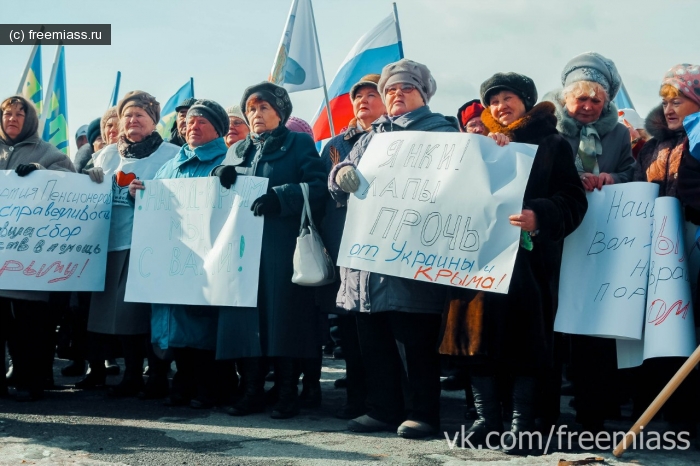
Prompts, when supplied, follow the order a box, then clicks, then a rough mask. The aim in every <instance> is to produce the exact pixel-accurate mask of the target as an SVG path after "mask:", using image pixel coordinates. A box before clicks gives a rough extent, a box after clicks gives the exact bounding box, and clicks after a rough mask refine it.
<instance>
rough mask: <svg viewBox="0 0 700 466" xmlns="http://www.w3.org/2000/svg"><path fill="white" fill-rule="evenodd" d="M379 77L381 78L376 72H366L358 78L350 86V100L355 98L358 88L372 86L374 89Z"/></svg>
mask: <svg viewBox="0 0 700 466" xmlns="http://www.w3.org/2000/svg"><path fill="white" fill-rule="evenodd" d="M379 78H381V76H380V75H378V74H366V75H364V76H362V77H361V78H360V80H359V81H357V82H356V83H355V84H353V85H352V87H351V88H350V100H355V94H356V93H357V91H358V89H360V88H361V87H363V86H372V87H373V88H375V89H376V88H377V83H378V82H379Z"/></svg>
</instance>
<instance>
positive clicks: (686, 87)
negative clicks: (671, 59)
mask: <svg viewBox="0 0 700 466" xmlns="http://www.w3.org/2000/svg"><path fill="white" fill-rule="evenodd" d="M664 84H669V85H671V86H673V87H675V88H676V89H678V90H679V91H680V92H681V93H683V95H684V96H686V97H687V98H689V99H690V100H692V101H693V102H695V103H696V104H698V105H700V66H698V65H691V64H689V63H682V64H680V65H676V66H674V67H673V68H671V69H670V70H668V71H667V72H666V74H665V75H664V80H663V82H662V83H661V85H662V86H663V85H664Z"/></svg>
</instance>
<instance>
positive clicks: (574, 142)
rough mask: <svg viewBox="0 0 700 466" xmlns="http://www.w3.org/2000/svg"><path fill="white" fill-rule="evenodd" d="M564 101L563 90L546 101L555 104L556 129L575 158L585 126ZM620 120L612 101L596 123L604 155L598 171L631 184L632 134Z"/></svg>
mask: <svg viewBox="0 0 700 466" xmlns="http://www.w3.org/2000/svg"><path fill="white" fill-rule="evenodd" d="M561 98H562V96H561V91H556V92H550V93H549V94H547V95H545V96H544V99H543V100H545V101H548V102H551V103H553V104H554V107H555V108H556V111H555V113H554V114H555V115H556V117H557V130H558V131H559V133H560V134H561V135H562V136H564V139H566V140H567V141H569V144H571V150H572V152H573V155H574V158H575V157H576V153H577V151H578V146H579V142H580V139H581V126H582V125H581V123H579V122H578V121H576V119H575V118H573V117H572V116H570V115H569V112H568V111H567V110H566V107H564V106H563V105H562V104H561ZM617 118H618V116H617V107H616V106H615V104H614V103H612V102H610V103H609V104H608V106H607V107H606V108H605V109H603V112H602V114H601V115H600V118H598V121H596V122H595V123H593V127H594V128H595V130H596V131H597V132H598V135H599V136H600V143H601V145H602V147H603V152H602V153H601V154H600V156H598V168H599V169H600V173H608V174H610V175H611V176H612V177H613V180H615V183H627V182H629V181H632V176H634V156H633V155H632V143H631V141H630V132H629V130H628V129H627V127H626V126H625V125H623V124H622V123H618V121H617Z"/></svg>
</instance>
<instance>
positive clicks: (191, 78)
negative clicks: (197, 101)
mask: <svg viewBox="0 0 700 466" xmlns="http://www.w3.org/2000/svg"><path fill="white" fill-rule="evenodd" d="M190 89H192V98H194V78H193V77H191V76H190Z"/></svg>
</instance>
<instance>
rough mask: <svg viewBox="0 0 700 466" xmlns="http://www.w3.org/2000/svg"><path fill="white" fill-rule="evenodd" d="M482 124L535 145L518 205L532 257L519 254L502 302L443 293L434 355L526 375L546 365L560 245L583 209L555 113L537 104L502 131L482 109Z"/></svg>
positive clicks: (464, 292) (497, 296) (582, 197)
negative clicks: (531, 231) (530, 220)
mask: <svg viewBox="0 0 700 466" xmlns="http://www.w3.org/2000/svg"><path fill="white" fill-rule="evenodd" d="M481 119H482V121H483V122H484V124H485V126H486V128H487V129H488V130H489V131H490V132H500V133H504V134H506V135H507V136H509V137H510V138H511V140H513V141H515V142H523V143H528V144H537V145H538V148H537V152H536V154H535V160H534V162H533V165H532V170H531V172H530V177H529V179H528V182H527V186H526V188H525V196H524V200H523V205H524V208H526V209H531V210H533V211H534V212H535V214H536V216H537V221H538V229H539V232H538V233H537V234H536V235H535V236H533V237H532V243H533V248H532V250H531V251H528V250H526V249H525V248H522V247H521V248H519V249H518V253H517V256H516V259H515V267H514V269H513V275H512V280H511V283H510V288H509V290H508V294H505V295H504V294H496V293H487V292H483V291H480V292H475V291H472V290H456V289H454V290H453V289H451V290H450V294H451V299H450V300H449V301H448V307H447V309H446V312H445V314H444V316H443V325H444V336H443V340H442V344H441V346H440V352H441V353H443V354H449V355H453V356H470V357H471V358H469V361H470V362H472V363H488V364H490V365H489V366H487V367H490V368H491V369H493V368H496V367H505V368H507V369H508V370H510V371H511V373H513V374H519V375H532V374H533V373H535V372H537V371H538V370H541V369H545V368H547V367H549V366H550V365H551V363H552V340H553V330H554V316H555V313H556V309H557V296H558V292H559V290H558V288H559V269H560V266H561V256H562V249H563V243H564V238H566V236H567V235H569V234H570V233H571V232H573V231H574V230H575V229H576V228H577V227H578V225H579V224H580V223H581V221H582V220H583V217H584V215H585V213H586V209H587V208H588V204H587V201H586V194H585V192H584V190H583V186H582V185H581V180H580V179H579V176H578V173H577V171H576V166H575V164H574V158H573V155H572V152H571V145H570V144H569V142H567V140H566V139H564V138H563V137H562V136H561V135H559V133H558V132H557V129H556V123H557V121H556V117H555V116H554V105H552V104H551V103H550V102H542V103H540V104H538V105H536V106H535V107H533V108H532V110H530V111H529V112H528V113H527V114H526V115H525V116H524V117H523V118H521V119H519V120H517V121H516V122H514V123H512V124H511V125H510V126H508V127H504V126H502V125H501V124H500V123H499V122H498V121H496V120H495V119H494V118H493V117H492V116H491V113H490V112H489V109H488V108H487V109H486V110H485V111H484V112H483V114H482V116H481ZM515 213H517V212H513V214H515Z"/></svg>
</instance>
